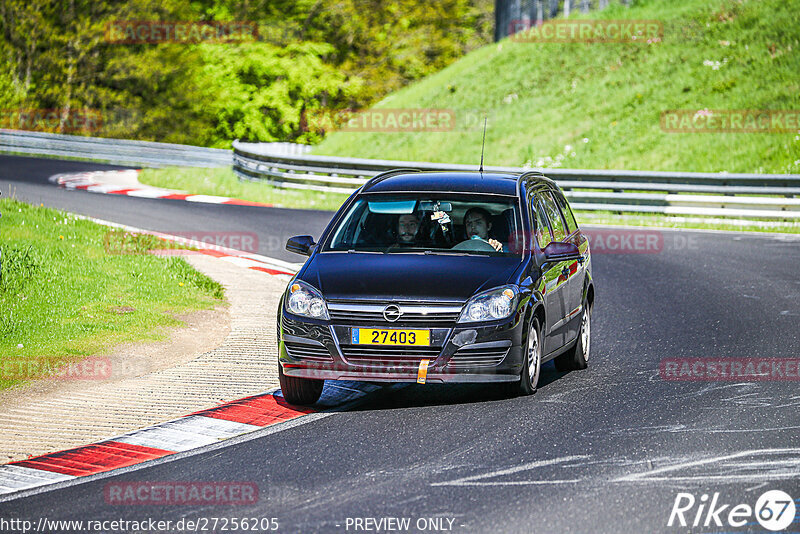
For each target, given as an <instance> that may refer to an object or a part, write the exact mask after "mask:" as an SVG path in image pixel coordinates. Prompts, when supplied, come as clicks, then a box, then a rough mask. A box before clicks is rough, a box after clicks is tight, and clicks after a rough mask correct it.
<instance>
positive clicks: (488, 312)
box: [458, 286, 518, 323]
mask: <svg viewBox="0 0 800 534" xmlns="http://www.w3.org/2000/svg"><path fill="white" fill-rule="evenodd" d="M517 296H518V292H517V290H516V289H515V288H513V287H512V286H507V287H501V288H497V289H493V290H491V291H487V292H485V293H482V294H480V295H477V296H475V297H472V299H471V300H470V301H469V302H467V305H466V306H465V307H464V311H462V312H461V317H459V319H458V322H459V323H470V322H477V321H493V320H496V319H505V318H506V317H509V316H510V315H511V314H512V313H514V310H515V309H516V307H517V300H518V298H517Z"/></svg>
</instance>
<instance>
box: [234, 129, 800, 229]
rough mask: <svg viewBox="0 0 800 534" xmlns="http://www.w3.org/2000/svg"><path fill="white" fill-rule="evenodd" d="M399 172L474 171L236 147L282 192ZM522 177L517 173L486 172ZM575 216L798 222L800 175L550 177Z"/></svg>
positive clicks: (253, 170)
mask: <svg viewBox="0 0 800 534" xmlns="http://www.w3.org/2000/svg"><path fill="white" fill-rule="evenodd" d="M395 168H415V169H419V170H422V171H441V170H465V171H467V170H469V171H474V170H476V166H475V165H453V164H443V163H428V162H410V161H388V160H370V159H359V158H342V157H330V156H312V155H307V154H306V155H304V154H299V155H287V154H278V153H276V152H275V151H274V150H273V149H271V148H270V147H269V146H268V145H267V144H259V143H241V142H239V141H234V143H233V170H234V172H235V173H236V174H237V176H239V178H240V179H242V180H252V181H269V182H271V183H273V184H274V185H277V186H280V187H287V188H293V189H310V190H317V191H331V192H338V193H352V192H353V191H354V190H355V189H357V188H358V187H360V186H361V185H362V184H364V183H365V182H366V181H367V180H368V179H369V178H371V177H372V176H373V175H375V174H377V173H379V172H383V171H386V170H390V169H395ZM484 169H485V170H486V171H487V172H493V171H497V172H521V171H523V170H525V169H522V168H518V167H488V166H487V167H484ZM543 172H544V173H545V174H546V175H547V176H549V177H550V178H552V179H554V180H555V181H556V182H557V183H558V185H559V186H560V187H561V188H562V189H563V190H564V192H565V194H566V196H567V197H568V198H569V199H570V203H571V205H572V206H573V208H574V209H578V210H589V211H611V212H622V213H659V214H667V215H699V216H711V217H739V218H753V219H787V220H800V175H797V174H727V173H718V174H715V173H693V172H650V171H610V170H575V169H545V170H544V171H543Z"/></svg>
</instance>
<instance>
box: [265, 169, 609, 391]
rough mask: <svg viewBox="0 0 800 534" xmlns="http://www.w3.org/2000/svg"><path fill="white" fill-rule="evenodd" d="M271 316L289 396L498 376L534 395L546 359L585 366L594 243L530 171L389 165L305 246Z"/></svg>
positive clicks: (297, 242) (550, 185)
mask: <svg viewBox="0 0 800 534" xmlns="http://www.w3.org/2000/svg"><path fill="white" fill-rule="evenodd" d="M286 248H287V249H288V250H290V251H292V252H297V253H299V254H304V255H307V256H310V257H309V259H308V260H307V261H306V263H305V264H304V265H303V267H302V268H301V269H300V271H299V272H298V273H297V274H296V275H295V277H294V278H293V279H292V281H291V282H290V283H289V286H288V288H287V289H286V292H285V294H284V295H283V297H282V299H281V303H280V308H279V312H278V340H279V344H280V347H279V362H278V372H279V376H280V384H281V389H282V391H283V395H284V398H285V399H286V401H287V402H289V403H292V404H313V403H314V402H316V401H317V399H318V398H319V396H320V394H321V392H322V388H323V385H324V381H325V380H363V381H369V382H417V383H433V382H498V383H502V384H504V385H505V386H506V387H509V388H510V389H511V390H512V391H513V392H515V393H519V394H523V395H528V394H531V393H533V392H534V391H535V390H536V386H537V383H538V380H539V372H540V369H541V366H542V364H543V363H544V362H547V361H548V360H551V359H555V364H556V367H557V368H558V369H559V370H572V369H583V368H585V367H586V363H587V360H588V358H589V346H590V335H591V316H592V305H593V303H594V284H593V281H592V268H591V256H590V253H589V243H588V241H587V239H586V237H585V236H584V235H583V234H582V233H581V230H580V228H578V225H577V223H576V222H575V217H574V215H573V213H572V210H571V209H570V207H569V205H568V203H567V201H566V199H565V198H564V195H563V193H562V192H561V190H560V189H559V188H558V186H557V185H556V184H555V182H553V181H552V180H550V179H548V178H546V177H545V176H544V175H542V174H541V173H538V172H526V173H523V174H512V173H508V174H505V173H489V172H483V173H480V172H419V171H414V170H395V171H390V172H386V173H383V174H380V175H378V176H375V177H374V178H372V179H371V180H369V181H368V182H367V183H366V184H365V185H364V186H363V187H361V188H360V189H359V190H358V191H356V192H355V193H353V195H352V196H351V197H350V198H349V199H348V200H347V201H346V202H345V203H344V205H342V207H341V208H340V209H339V211H338V212H337V213H336V215H334V217H333V219H332V220H331V222H330V223H329V224H328V227H327V228H326V229H325V231H324V233H323V234H322V236H321V237H320V240H319V243H314V241H313V238H312V237H311V236H298V237H293V238H291V239H289V241H288V243H287V244H286Z"/></svg>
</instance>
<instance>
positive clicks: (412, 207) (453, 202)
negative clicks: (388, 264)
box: [323, 193, 522, 256]
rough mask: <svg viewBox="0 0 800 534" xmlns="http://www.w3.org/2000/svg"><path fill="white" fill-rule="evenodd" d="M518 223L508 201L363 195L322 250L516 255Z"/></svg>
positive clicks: (425, 195) (516, 211)
mask: <svg viewBox="0 0 800 534" xmlns="http://www.w3.org/2000/svg"><path fill="white" fill-rule="evenodd" d="M519 220H520V217H519V209H518V208H517V202H516V199H514V198H510V197H501V196H476V195H464V196H459V195H455V194H451V195H441V196H437V195H432V194H430V193H420V194H416V195H409V194H406V195H397V196H389V195H373V196H365V197H362V198H360V199H358V200H357V201H356V202H355V203H353V205H352V206H351V207H350V209H349V210H348V211H347V213H346V214H345V215H344V217H343V218H342V219H341V222H340V223H339V225H338V226H337V227H336V228H335V230H334V231H333V237H332V238H331V239H330V240H329V241H328V243H327V245H326V246H325V247H324V248H323V252H325V251H348V252H380V253H387V254H394V253H428V254H467V255H473V254H474V255H489V256H519V255H520V254H522V239H521V235H522V232H520V231H519V228H520V224H519Z"/></svg>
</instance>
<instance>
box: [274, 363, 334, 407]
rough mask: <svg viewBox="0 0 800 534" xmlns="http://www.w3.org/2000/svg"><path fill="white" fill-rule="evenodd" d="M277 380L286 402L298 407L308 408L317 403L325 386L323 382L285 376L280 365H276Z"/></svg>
mask: <svg viewBox="0 0 800 534" xmlns="http://www.w3.org/2000/svg"><path fill="white" fill-rule="evenodd" d="M278 380H279V381H280V383H281V392H282V393H283V398H284V399H286V402H288V403H289V404H296V405H298V406H308V405H311V404H314V403H315V402H317V401H318V400H319V396H320V395H322V388H323V387H324V386H325V381H324V380H319V379H316V378H297V377H294V376H286V375H285V374H283V366H282V365H281V364H280V363H278Z"/></svg>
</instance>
